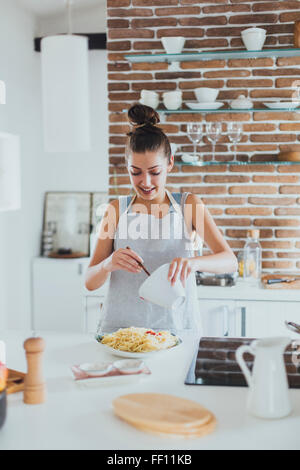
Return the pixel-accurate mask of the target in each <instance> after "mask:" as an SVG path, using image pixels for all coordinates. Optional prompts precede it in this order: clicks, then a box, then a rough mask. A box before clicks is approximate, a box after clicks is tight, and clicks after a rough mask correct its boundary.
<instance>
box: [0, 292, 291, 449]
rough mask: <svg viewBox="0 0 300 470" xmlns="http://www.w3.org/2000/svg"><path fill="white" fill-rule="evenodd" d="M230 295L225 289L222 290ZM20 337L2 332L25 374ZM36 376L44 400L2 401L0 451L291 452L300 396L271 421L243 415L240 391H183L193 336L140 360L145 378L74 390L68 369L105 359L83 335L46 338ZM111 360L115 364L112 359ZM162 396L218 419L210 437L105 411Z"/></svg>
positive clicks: (13, 362)
mask: <svg viewBox="0 0 300 470" xmlns="http://www.w3.org/2000/svg"><path fill="white" fill-rule="evenodd" d="M229 290H230V289H229ZM27 336H28V334H25V333H22V332H16V331H13V332H5V333H2V334H0V338H1V339H3V340H5V341H6V345H7V361H8V366H9V367H10V368H14V369H18V370H23V371H24V370H25V355H24V351H23V340H24V339H25V338H26V337H27ZM43 336H44V338H45V340H46V343H47V348H46V352H45V358H44V375H45V378H46V381H47V388H48V400H47V403H46V404H44V405H36V406H29V405H25V404H23V401H22V400H23V395H22V393H18V394H15V395H11V396H9V397H8V416H7V421H6V423H5V425H4V427H3V429H2V430H1V431H0V449H2V450H4V449H107V450H115V449H118V450H119V449H137V450H140V449H149V450H158V449H170V450H172V449H173V450H175V449H181V450H185V449H186V450H189V449H199V450H200V449H276V450H278V449H299V448H300V441H299V427H300V390H291V391H290V394H291V400H292V405H293V413H292V414H291V416H289V417H288V418H285V419H282V420H275V421H266V420H260V419H256V418H254V417H251V416H249V415H248V414H247V413H246V409H245V406H246V396H247V389H245V388H232V387H203V386H187V385H184V379H185V376H186V373H187V370H188V368H189V365H190V361H191V358H192V356H193V353H194V351H195V346H196V341H195V338H193V337H186V338H183V339H184V340H185V342H184V347H182V348H179V349H178V351H175V350H174V351H172V352H167V353H166V354H164V355H160V356H159V358H158V357H157V358H154V359H151V360H148V361H146V362H147V364H148V366H149V367H150V369H151V371H152V375H151V376H149V377H147V378H145V379H142V380H140V381H137V382H135V383H131V384H122V385H119V384H118V385H108V384H107V385H102V386H99V387H97V388H82V387H80V386H78V384H75V383H74V381H73V378H72V374H71V371H70V366H71V365H73V364H80V363H83V362H93V361H95V360H99V359H100V360H102V359H112V358H113V357H112V356H110V355H109V354H107V353H106V352H105V353H104V352H103V350H102V349H100V346H99V345H98V344H97V343H96V342H95V341H94V340H93V339H92V338H91V337H89V336H85V335H77V334H68V335H65V334H59V333H47V334H45V335H43ZM114 359H115V358H114ZM137 392H156V393H170V394H173V395H177V396H180V397H185V398H189V399H192V400H195V401H197V402H199V403H201V404H202V405H204V406H205V407H207V408H208V409H210V410H211V411H212V412H213V413H215V415H216V417H217V419H218V427H217V429H216V431H215V432H214V433H213V434H211V435H209V436H206V437H204V438H201V439H188V440H184V439H174V438H166V437H156V436H153V435H151V434H146V433H143V432H141V431H138V430H137V429H135V428H133V427H131V426H130V425H128V424H126V423H125V422H123V421H121V420H119V419H118V418H117V417H116V416H115V415H114V414H113V411H112V407H111V402H112V400H113V399H114V398H115V397H118V396H120V395H123V394H127V393H137Z"/></svg>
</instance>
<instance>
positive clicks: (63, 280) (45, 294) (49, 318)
mask: <svg viewBox="0 0 300 470" xmlns="http://www.w3.org/2000/svg"><path fill="white" fill-rule="evenodd" d="M89 262H90V259H89V258H76V259H51V258H35V259H34V260H33V321H32V323H33V324H32V328H33V329H34V330H38V331H39V330H55V331H75V332H90V333H95V332H96V329H97V325H98V323H99V320H100V318H101V311H102V310H101V309H102V306H103V302H104V299H105V294H106V290H107V285H106V284H105V285H104V286H103V287H101V288H100V289H98V290H96V291H94V292H89V291H88V290H87V289H85V287H84V281H85V272H86V269H87V267H88V265H89Z"/></svg>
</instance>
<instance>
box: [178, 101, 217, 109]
mask: <svg viewBox="0 0 300 470" xmlns="http://www.w3.org/2000/svg"><path fill="white" fill-rule="evenodd" d="M186 105H187V106H188V107H189V108H190V109H219V108H222V106H224V103H222V102H220V101H213V102H210V103H198V102H197V103H186Z"/></svg>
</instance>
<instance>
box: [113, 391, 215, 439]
mask: <svg viewBox="0 0 300 470" xmlns="http://www.w3.org/2000/svg"><path fill="white" fill-rule="evenodd" d="M113 409H114V412H115V414H116V415H117V416H118V417H120V418H121V419H123V420H124V421H126V422H128V423H129V424H131V425H133V426H135V427H136V428H138V429H141V430H144V431H148V432H152V433H155V434H167V435H176V436H184V437H200V436H202V435H205V434H207V433H208V432H212V430H213V429H214V428H215V424H216V420H215V417H214V416H213V414H212V413H211V412H210V411H208V410H207V409H205V408H204V407H203V406H201V405H199V404H198V403H196V402H193V401H191V400H186V399H184V398H180V397H176V396H173V395H165V394H156V393H133V394H129V395H123V396H121V397H118V398H116V399H115V400H114V401H113Z"/></svg>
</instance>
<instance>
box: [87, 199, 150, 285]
mask: <svg viewBox="0 0 300 470" xmlns="http://www.w3.org/2000/svg"><path fill="white" fill-rule="evenodd" d="M118 221H119V201H118V200H116V201H112V202H111V203H110V204H109V205H108V208H107V210H106V212H105V214H104V217H103V219H102V221H101V225H100V229H99V233H98V241H97V245H96V249H95V251H94V253H93V256H92V259H91V261H90V264H89V267H88V269H87V272H86V279H85V287H86V288H87V289H88V290H90V291H92V290H95V289H99V287H101V286H102V285H103V284H104V283H105V281H106V280H107V278H108V276H109V275H110V273H111V272H113V271H117V270H119V269H122V270H124V271H128V272H132V273H138V272H140V271H141V267H140V265H139V264H138V262H140V263H143V260H142V258H140V257H139V256H138V255H137V254H136V253H135V252H134V251H132V250H130V249H122V248H120V249H119V250H116V251H114V249H113V242H114V235H115V232H116V228H117V225H118Z"/></svg>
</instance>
